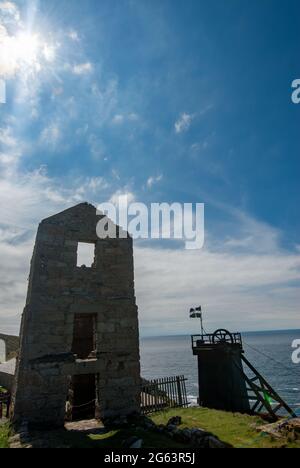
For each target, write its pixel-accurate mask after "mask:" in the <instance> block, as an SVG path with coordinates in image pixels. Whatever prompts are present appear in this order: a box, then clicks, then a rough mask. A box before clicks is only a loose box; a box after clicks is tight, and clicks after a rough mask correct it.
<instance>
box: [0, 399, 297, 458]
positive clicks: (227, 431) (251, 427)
mask: <svg viewBox="0 0 300 468" xmlns="http://www.w3.org/2000/svg"><path fill="white" fill-rule="evenodd" d="M173 416H181V418H182V426H181V427H182V428H183V427H190V428H201V429H204V430H206V431H208V432H212V433H213V434H215V435H217V436H218V437H219V438H220V439H221V440H222V441H224V442H227V443H229V444H231V445H233V446H234V447H236V448H281V447H287V448H300V441H297V442H292V441H288V440H285V439H280V440H278V439H274V438H272V437H270V436H267V435H264V434H262V433H260V432H259V430H258V428H259V427H260V426H263V425H265V422H264V421H263V420H262V419H260V418H259V417H253V416H246V415H241V414H232V413H225V412H222V411H214V410H208V409H204V408H188V409H174V410H170V411H165V412H162V413H158V414H155V415H153V416H152V419H153V421H154V422H155V423H156V424H166V423H167V422H168V420H169V419H170V418H171V417H173ZM132 436H137V437H138V438H141V439H143V441H144V443H143V447H144V448H150V449H151V448H168V449H176V448H183V447H186V446H184V445H182V444H179V443H176V442H175V441H173V440H171V439H169V438H168V437H167V436H165V435H161V434H157V433H153V432H147V431H144V430H142V429H134V428H132V429H120V430H115V431H107V430H105V429H103V430H102V431H101V433H98V434H91V433H88V432H84V431H82V432H76V431H73V432H72V431H65V430H61V431H53V432H48V433H45V440H46V441H47V443H49V445H50V447H61V446H67V447H74V448H112V449H113V448H120V447H121V446H122V442H123V441H124V440H126V439H128V438H130V437H132ZM8 437H9V426H8V425H7V424H4V425H0V448H6V447H8Z"/></svg>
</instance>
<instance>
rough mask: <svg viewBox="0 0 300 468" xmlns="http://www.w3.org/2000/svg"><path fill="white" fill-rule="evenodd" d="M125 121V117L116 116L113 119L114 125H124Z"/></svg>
mask: <svg viewBox="0 0 300 468" xmlns="http://www.w3.org/2000/svg"><path fill="white" fill-rule="evenodd" d="M124 120H125V118H124V115H122V114H116V115H115V116H114V117H113V119H112V123H113V124H115V125H119V124H122V123H123V122H124Z"/></svg>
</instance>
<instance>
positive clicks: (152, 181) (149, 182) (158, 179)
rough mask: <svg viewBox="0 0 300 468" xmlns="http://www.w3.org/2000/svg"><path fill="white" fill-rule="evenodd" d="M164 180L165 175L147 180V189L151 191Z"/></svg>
mask: <svg viewBox="0 0 300 468" xmlns="http://www.w3.org/2000/svg"><path fill="white" fill-rule="evenodd" d="M162 180H163V175H162V174H160V175H158V176H156V177H155V176H154V177H153V176H151V177H149V179H148V180H147V187H148V188H149V189H151V188H152V187H153V186H154V185H155V184H158V183H159V182H161V181H162Z"/></svg>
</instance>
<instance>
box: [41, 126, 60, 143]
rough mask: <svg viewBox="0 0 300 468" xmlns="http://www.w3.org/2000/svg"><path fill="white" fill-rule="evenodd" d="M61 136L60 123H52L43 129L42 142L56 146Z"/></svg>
mask: <svg viewBox="0 0 300 468" xmlns="http://www.w3.org/2000/svg"><path fill="white" fill-rule="evenodd" d="M61 136H62V135H61V130H60V127H59V125H58V124H57V123H52V124H50V125H49V126H48V127H46V128H44V130H43V131H42V133H41V142H42V143H43V144H45V145H49V146H51V147H56V145H57V144H58V143H59V142H60V140H61Z"/></svg>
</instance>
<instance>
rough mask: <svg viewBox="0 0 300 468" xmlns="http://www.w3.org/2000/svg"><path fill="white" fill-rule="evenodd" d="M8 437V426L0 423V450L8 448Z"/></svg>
mask: <svg viewBox="0 0 300 468" xmlns="http://www.w3.org/2000/svg"><path fill="white" fill-rule="evenodd" d="M9 436H10V427H9V424H1V423H0V449H3V448H4V449H6V448H9V444H8V439H9Z"/></svg>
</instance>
